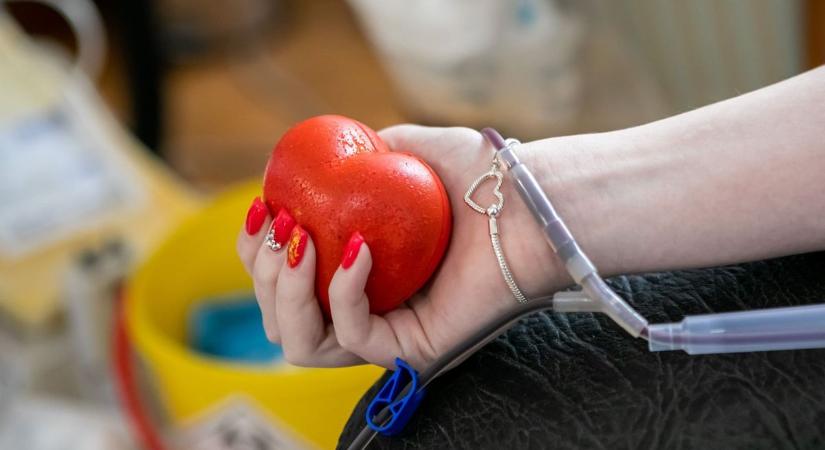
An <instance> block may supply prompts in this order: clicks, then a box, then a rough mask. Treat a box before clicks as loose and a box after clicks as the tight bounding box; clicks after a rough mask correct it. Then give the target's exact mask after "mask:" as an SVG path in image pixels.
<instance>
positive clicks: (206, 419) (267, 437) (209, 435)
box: [175, 396, 315, 450]
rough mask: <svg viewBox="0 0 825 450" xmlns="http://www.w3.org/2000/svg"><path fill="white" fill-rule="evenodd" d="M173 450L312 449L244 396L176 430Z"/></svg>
mask: <svg viewBox="0 0 825 450" xmlns="http://www.w3.org/2000/svg"><path fill="white" fill-rule="evenodd" d="M175 443H176V446H175V448H186V449H198V450H310V449H315V447H314V446H313V445H311V444H309V443H307V442H306V441H304V440H303V439H301V438H300V437H298V436H297V435H296V434H295V433H294V432H293V431H291V430H290V429H289V428H288V427H287V426H286V425H284V424H282V423H280V422H279V421H278V420H276V419H275V418H274V417H272V416H271V415H269V414H268V413H266V412H264V411H262V410H261V409H260V408H259V407H257V406H256V405H255V402H254V401H251V400H250V399H248V398H245V397H240V396H238V397H233V398H231V399H229V400H227V401H226V402H224V403H221V404H220V405H217V406H216V407H215V408H213V409H212V410H210V411H208V412H206V413H205V414H203V415H202V416H200V417H198V418H197V419H195V420H194V421H192V422H191V423H190V424H189V425H187V426H186V427H185V428H184V429H182V430H180V431H179V432H178V434H177V436H176V437H175Z"/></svg>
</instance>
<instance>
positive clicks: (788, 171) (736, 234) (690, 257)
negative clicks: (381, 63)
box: [525, 69, 825, 275]
mask: <svg viewBox="0 0 825 450" xmlns="http://www.w3.org/2000/svg"><path fill="white" fill-rule="evenodd" d="M525 152H526V153H527V154H528V155H530V156H529V157H528V158H529V159H530V162H531V164H533V165H534V168H533V171H534V172H535V173H536V174H537V175H538V176H539V179H540V182H541V183H542V185H543V186H544V187H545V189H546V190H547V192H548V193H549V195H550V196H551V199H552V200H553V202H554V204H556V206H557V208H558V210H559V213H560V215H561V216H562V217H563V218H564V219H565V220H566V222H567V224H568V227H569V228H570V229H571V231H572V232H573V234H574V236H577V240H578V241H579V243H580V244H581V246H582V247H583V248H584V250H585V252H587V253H588V254H589V255H590V256H591V258H592V259H593V260H594V262H595V263H596V265H597V266H598V267H599V268H600V269H601V272H602V273H603V274H608V275H609V274H617V273H628V272H639V271H651V270H664V269H671V268H680V267H698V266H710V265H719V264H726V263H732V262H737V261H745V260H753V259H760V258H767V257H772V256H778V255H783V254H790V253H799V252H806V251H813V250H818V249H825V69H819V70H816V71H813V72H809V73H806V74H803V75H801V76H799V77H796V78H794V79H791V80H788V81H786V82H783V83H780V84H777V85H774V86H771V87H768V88H765V89H762V90H760V91H756V92H753V93H750V94H746V95H743V96H741V97H737V98H735V99H731V100H728V101H725V102H721V103H717V104H714V105H711V106H708V107H705V108H702V109H699V110H695V111H692V112H689V113H686V114H682V115H679V116H675V117H672V118H669V119H666V120H662V121H659V122H655V123H652V124H649V125H645V126H641V127H637V128H633V129H628V130H622V131H618V132H611V133H603V134H596V135H586V136H573V137H565V138H556V139H548V140H544V141H538V142H534V143H531V144H528V145H527V147H526V148H525Z"/></svg>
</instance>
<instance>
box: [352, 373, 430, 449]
mask: <svg viewBox="0 0 825 450" xmlns="http://www.w3.org/2000/svg"><path fill="white" fill-rule="evenodd" d="M408 385H409V386H410V387H409V389H408V390H407V392H406V393H404V396H403V397H401V398H399V399H396V397H397V396H398V395H399V394H401V392H402V391H403V390H404V388H405V387H407V386H408ZM423 398H424V390H423V389H421V390H420V391H419V389H418V372H416V371H415V369H413V368H412V367H410V365H409V364H407V363H406V362H404V360H402V359H401V358H395V372H393V374H392V376H391V377H390V379H389V380H387V382H386V383H384V386H382V387H381V390H380V391H378V394H377V395H376V396H375V398H373V399H372V401H371V402H370V404H369V406H368V407H367V414H366V416H367V425H369V427H370V428H372V429H373V430H375V431H376V432H378V433H380V434H383V435H384V436H395V435H397V434H399V433H401V431H403V430H404V427H405V426H406V425H407V422H409V421H410V418H411V417H412V415H413V413H415V410H416V409H418V405H419V404H420V403H421V399H423ZM387 406H389V412H390V414H391V416H390V419H389V420H388V421H386V423H384V424H383V425H381V424H380V423H376V422H375V420H376V419H377V417H376V416H377V415H378V413H380V412H381V410H383V409H384V408H386V407H387Z"/></svg>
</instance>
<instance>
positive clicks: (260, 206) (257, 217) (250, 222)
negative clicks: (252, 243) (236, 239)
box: [246, 197, 269, 236]
mask: <svg viewBox="0 0 825 450" xmlns="http://www.w3.org/2000/svg"><path fill="white" fill-rule="evenodd" d="M267 215H269V211H268V210H267V209H266V205H265V204H264V202H262V201H261V197H255V200H252V205H251V206H250V207H249V211H247V212H246V234H248V235H250V236H252V235H253V234H255V233H257V232H258V231H259V230H260V229H261V225H263V224H264V221H265V220H266V216H267Z"/></svg>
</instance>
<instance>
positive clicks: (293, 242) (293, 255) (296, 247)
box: [286, 225, 308, 268]
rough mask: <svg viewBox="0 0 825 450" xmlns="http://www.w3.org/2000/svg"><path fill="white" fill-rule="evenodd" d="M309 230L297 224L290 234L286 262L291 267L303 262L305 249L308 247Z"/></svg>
mask: <svg viewBox="0 0 825 450" xmlns="http://www.w3.org/2000/svg"><path fill="white" fill-rule="evenodd" d="M307 237H308V235H307V232H306V230H304V229H303V228H302V227H301V226H300V225H295V228H293V229H292V234H291V235H290V236H289V247H287V250H286V262H287V264H289V267H292V268H294V267H295V266H297V265H298V264H300V263H301V260H302V259H303V258H304V250H306V248H307Z"/></svg>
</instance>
